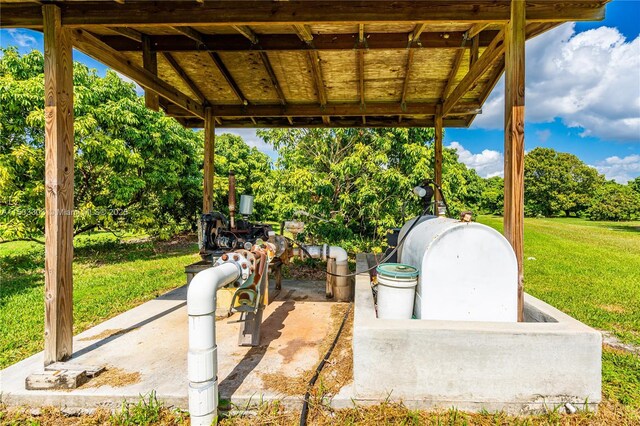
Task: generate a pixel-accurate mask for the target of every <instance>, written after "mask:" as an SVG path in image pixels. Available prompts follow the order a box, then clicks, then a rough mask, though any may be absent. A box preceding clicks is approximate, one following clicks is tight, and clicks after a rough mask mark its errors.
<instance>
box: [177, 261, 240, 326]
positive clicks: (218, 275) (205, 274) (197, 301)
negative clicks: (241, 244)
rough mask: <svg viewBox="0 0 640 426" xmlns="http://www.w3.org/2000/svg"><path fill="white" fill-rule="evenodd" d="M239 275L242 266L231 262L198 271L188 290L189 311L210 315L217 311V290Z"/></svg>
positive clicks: (190, 313) (190, 312)
mask: <svg viewBox="0 0 640 426" xmlns="http://www.w3.org/2000/svg"><path fill="white" fill-rule="evenodd" d="M239 276H240V267H239V266H238V265H236V264H235V263H231V262H229V263H223V264H222V265H218V266H215V267H211V268H209V269H205V270H204V271H200V272H198V273H197V274H196V276H195V277H193V279H192V280H191V283H189V289H188V290H187V313H188V314H189V315H208V314H210V313H212V312H215V310H216V292H217V291H218V289H219V288H221V287H224V286H225V285H227V284H231V283H232V282H234V281H235V280H237V279H238V277H239Z"/></svg>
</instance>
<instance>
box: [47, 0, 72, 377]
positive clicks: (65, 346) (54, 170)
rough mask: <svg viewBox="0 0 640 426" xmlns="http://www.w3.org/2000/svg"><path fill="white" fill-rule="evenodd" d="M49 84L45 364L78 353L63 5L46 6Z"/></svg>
mask: <svg viewBox="0 0 640 426" xmlns="http://www.w3.org/2000/svg"><path fill="white" fill-rule="evenodd" d="M42 15H43V29H44V86H45V91H44V93H45V95H44V96H45V99H44V109H45V114H44V116H45V136H44V137H45V198H44V202H45V236H44V238H45V265H44V285H45V297H44V300H45V324H44V364H45V366H46V365H49V364H52V363H54V362H57V361H64V360H66V359H68V358H69V357H71V354H72V353H73V273H72V262H73V174H74V164H73V162H74V160H73V156H74V146H73V55H72V44H71V36H70V34H69V30H67V29H65V28H64V27H63V26H62V20H61V13H60V8H59V7H58V6H55V5H52V4H47V5H44V6H42Z"/></svg>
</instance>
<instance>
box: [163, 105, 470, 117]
mask: <svg viewBox="0 0 640 426" xmlns="http://www.w3.org/2000/svg"><path fill="white" fill-rule="evenodd" d="M211 108H212V109H213V112H214V115H215V116H216V117H245V118H248V117H320V116H323V115H328V116H333V117H358V116H362V115H368V116H387V117H389V116H397V115H401V114H404V115H410V116H413V115H415V116H433V115H434V114H435V113H436V108H437V105H436V104H433V103H407V104H405V105H401V104H399V103H389V102H369V103H367V108H366V110H365V111H363V110H362V108H361V106H360V104H358V103H327V104H325V105H324V106H320V105H318V104H287V105H284V106H283V105H280V104H277V105H273V104H272V105H255V104H254V105H246V106H244V105H212V106H211ZM479 112H480V104H479V103H475V102H474V103H462V102H460V103H458V104H457V105H456V106H455V107H454V108H453V109H452V110H451V114H453V115H474V114H477V113H479ZM167 114H168V115H174V116H179V117H180V116H182V117H184V116H187V114H189V113H186V112H185V110H184V109H183V108H180V107H175V106H172V105H169V106H168V109H167Z"/></svg>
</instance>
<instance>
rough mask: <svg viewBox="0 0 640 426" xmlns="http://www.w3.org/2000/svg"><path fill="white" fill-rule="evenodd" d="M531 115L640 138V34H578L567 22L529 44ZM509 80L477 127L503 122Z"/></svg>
mask: <svg viewBox="0 0 640 426" xmlns="http://www.w3.org/2000/svg"><path fill="white" fill-rule="evenodd" d="M526 55H527V57H526V68H527V69H526V74H527V75H526V83H527V86H526V90H527V91H526V114H527V116H526V119H527V120H528V121H530V122H535V123H541V122H551V121H553V120H554V119H555V118H556V117H559V118H560V119H561V120H562V122H563V123H564V124H565V125H567V126H569V127H576V128H581V129H583V131H582V135H583V136H595V137H598V138H602V139H617V140H630V141H640V36H638V37H637V38H636V39H635V40H632V41H627V40H626V39H625V37H624V36H623V35H622V34H620V32H619V31H618V30H617V29H616V28H609V27H599V28H596V29H592V30H589V31H585V32H582V33H578V34H576V33H575V24H572V23H570V24H565V25H562V26H560V27H558V28H556V29H554V30H551V31H548V32H547V33H544V34H542V35H540V36H539V37H536V38H535V39H533V40H531V41H530V42H527V50H526ZM503 111H504V78H502V81H501V82H500V83H499V84H498V86H497V87H496V90H494V92H493V93H492V95H491V96H490V97H489V99H488V100H487V102H486V103H485V105H484V106H483V114H482V115H480V116H478V118H477V119H476V120H475V122H474V127H481V128H490V129H500V128H502V126H503Z"/></svg>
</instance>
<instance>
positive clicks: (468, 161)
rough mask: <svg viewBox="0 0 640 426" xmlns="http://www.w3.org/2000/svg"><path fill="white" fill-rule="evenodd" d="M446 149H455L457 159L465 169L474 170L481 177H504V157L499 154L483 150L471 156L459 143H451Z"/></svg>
mask: <svg viewBox="0 0 640 426" xmlns="http://www.w3.org/2000/svg"><path fill="white" fill-rule="evenodd" d="M448 148H453V149H455V150H456V151H457V152H458V159H459V160H460V161H461V162H462V163H464V164H465V165H466V166H467V167H470V168H472V169H475V170H476V172H478V174H479V175H480V176H482V177H485V178H487V177H493V176H502V175H504V156H503V155H502V153H501V152H498V151H493V150H490V149H485V150H483V151H482V152H481V153H480V154H473V153H472V152H471V151H469V150H468V149H466V148H465V147H464V146H462V145H461V144H460V143H459V142H451V145H449V146H448Z"/></svg>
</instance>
